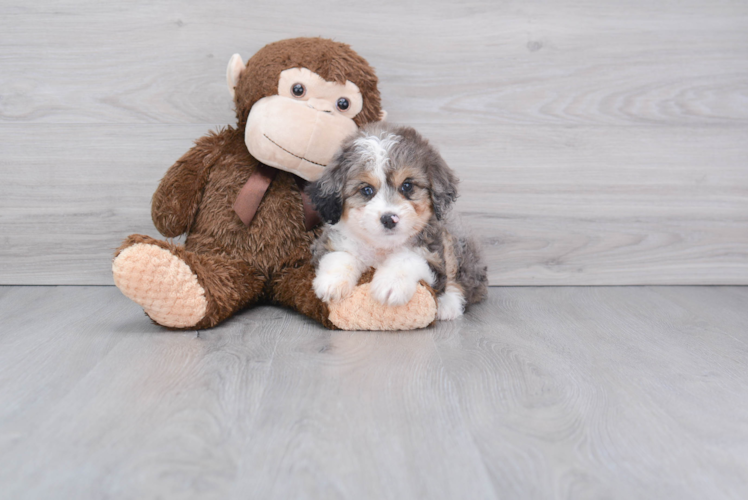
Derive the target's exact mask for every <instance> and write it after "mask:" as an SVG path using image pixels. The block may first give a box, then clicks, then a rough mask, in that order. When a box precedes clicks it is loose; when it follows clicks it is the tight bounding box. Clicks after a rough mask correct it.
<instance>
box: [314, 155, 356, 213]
mask: <svg viewBox="0 0 748 500" xmlns="http://www.w3.org/2000/svg"><path fill="white" fill-rule="evenodd" d="M338 160H339V158H338V157H336V158H334V159H333V161H332V162H331V163H330V165H328V167H327V168H326V169H325V172H324V173H323V174H322V177H320V178H319V179H317V180H316V181H314V182H312V183H311V184H309V185H308V186H307V187H306V190H305V191H306V194H307V195H309V198H310V199H311V200H312V204H313V205H314V207H315V208H316V209H317V211H318V212H319V215H320V217H322V220H323V221H325V222H327V223H328V224H337V222H338V221H339V220H340V216H341V215H343V188H344V187H345V181H346V176H345V172H344V171H343V169H342V168H341V166H340V161H338Z"/></svg>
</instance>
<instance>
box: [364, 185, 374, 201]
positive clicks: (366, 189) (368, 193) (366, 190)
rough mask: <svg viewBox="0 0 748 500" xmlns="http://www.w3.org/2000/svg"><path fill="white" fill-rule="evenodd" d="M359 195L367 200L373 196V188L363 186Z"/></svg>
mask: <svg viewBox="0 0 748 500" xmlns="http://www.w3.org/2000/svg"><path fill="white" fill-rule="evenodd" d="M361 194H362V195H364V196H366V197H367V198H369V197H371V196H372V195H374V188H373V187H371V186H364V187H362V188H361Z"/></svg>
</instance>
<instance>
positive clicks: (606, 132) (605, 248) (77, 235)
mask: <svg viewBox="0 0 748 500" xmlns="http://www.w3.org/2000/svg"><path fill="white" fill-rule="evenodd" d="M295 36H325V37H330V38H335V39H337V40H339V41H343V42H346V43H350V44H351V45H352V46H353V47H354V49H356V50H357V51H358V52H359V53H360V54H361V55H363V56H364V57H365V58H367V59H368V60H369V61H370V62H371V63H372V64H373V65H374V66H375V67H376V69H377V73H378V75H379V77H380V87H381V91H382V96H383V103H384V107H385V108H386V109H387V111H388V112H389V116H390V119H391V120H392V121H394V122H400V123H407V124H411V125H414V126H415V127H416V128H418V129H419V130H421V132H423V133H424V134H425V135H426V136H427V137H429V138H430V139H431V140H432V141H433V142H434V143H435V144H436V145H438V146H439V147H440V149H441V151H442V153H443V154H444V156H445V158H446V160H447V161H448V163H449V164H450V165H451V166H452V167H453V168H455V169H456V170H457V172H458V173H459V175H460V177H461V178H462V197H461V199H460V200H459V202H458V208H459V210H460V211H461V212H463V213H464V214H465V220H466V221H467V222H468V223H470V225H472V226H473V227H474V229H475V230H476V233H477V234H478V235H479V236H480V237H481V238H482V240H483V243H484V246H485V248H486V256H487V259H488V261H489V264H490V265H489V272H490V279H491V283H492V284H493V285H548V284H560V285H570V284H577V285H582V284H588V285H589V284H597V285H600V284H606V285H609V284H748V230H746V227H748V140H747V138H748V2H746V1H745V0H719V1H715V0H682V1H679V2H652V1H651V0H595V1H590V0H559V1H554V2H516V1H500V2H499V1H495V0H475V1H471V2H459V1H457V2H456V1H454V0H434V1H429V2H427V3H426V2H401V1H399V0H380V1H378V2H375V3H372V2H335V3H334V4H330V3H329V2H321V1H319V0H304V1H301V0H253V1H245V0H241V1H239V0H215V1H210V2H206V1H182V0H156V1H130V2H124V3H123V2H100V1H95V0H37V1H34V2H22V1H20V0H3V1H0V284H7V285H13V284H49V285H56V284H91V285H94V284H111V283H112V277H111V270H110V260H111V254H112V251H113V250H114V249H115V248H116V247H117V246H119V244H120V242H121V241H122V239H123V238H124V237H125V236H127V235H128V234H130V233H133V232H141V233H147V234H150V235H153V236H156V235H157V233H156V230H155V229H154V228H153V226H152V224H151V222H150V198H151V195H152V194H153V191H154V190H155V188H156V185H157V182H158V180H159V178H160V177H161V176H162V175H163V174H164V173H165V171H166V169H167V168H168V167H169V166H170V165H171V164H172V163H173V162H174V161H175V160H176V159H177V158H179V157H180V156H181V155H182V154H183V153H184V152H185V151H186V150H187V149H188V148H189V147H190V145H191V143H192V141H193V140H194V139H196V138H198V137H200V136H201V135H203V134H205V133H206V132H207V131H208V130H209V129H211V128H215V127H217V126H222V125H226V124H231V123H234V114H233V112H232V110H231V102H230V98H229V94H228V91H227V90H226V85H225V68H226V64H227V62H228V60H229V57H230V56H231V55H232V54H233V53H235V52H239V53H241V54H242V55H243V56H244V58H245V59H246V58H248V57H249V56H251V55H252V54H253V53H254V52H255V51H257V50H258V49H259V48H261V47H262V46H263V45H265V44H267V43H270V42H273V41H276V40H279V39H283V38H287V37H295Z"/></svg>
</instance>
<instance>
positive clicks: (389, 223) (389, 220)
mask: <svg viewBox="0 0 748 500" xmlns="http://www.w3.org/2000/svg"><path fill="white" fill-rule="evenodd" d="M379 220H380V221H382V225H383V226H384V227H386V228H387V229H392V228H393V227H395V226H396V225H397V223H398V221H399V220H400V217H398V216H397V215H395V214H384V215H383V216H382V217H381V218H380V219H379Z"/></svg>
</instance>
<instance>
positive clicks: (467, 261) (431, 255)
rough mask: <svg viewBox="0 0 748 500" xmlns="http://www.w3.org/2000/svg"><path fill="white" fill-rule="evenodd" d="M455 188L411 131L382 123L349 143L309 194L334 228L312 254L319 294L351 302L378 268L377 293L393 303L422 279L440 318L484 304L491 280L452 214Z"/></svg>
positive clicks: (435, 157)
mask: <svg viewBox="0 0 748 500" xmlns="http://www.w3.org/2000/svg"><path fill="white" fill-rule="evenodd" d="M457 182H458V181H457V177H456V176H455V174H454V172H453V171H452V170H451V169H450V168H449V167H448V166H447V164H446V163H445V162H444V160H443V159H442V157H441V156H440V155H439V153H438V152H437V151H436V149H434V147H433V146H431V145H430V144H429V143H428V141H427V140H426V139H424V138H423V137H421V135H420V134H418V132H416V131H415V130H414V129H412V128H410V127H398V126H392V125H388V124H386V123H383V122H377V123H373V124H370V125H367V126H365V127H362V128H361V129H360V130H359V131H358V132H357V133H356V134H355V135H353V136H351V137H350V138H348V139H347V140H346V141H345V142H344V143H343V146H342V148H341V150H340V151H338V153H337V154H336V156H335V157H334V159H333V161H332V163H331V164H330V165H329V166H328V167H327V169H326V170H325V172H324V174H323V175H322V177H321V178H320V179H319V180H317V181H316V182H314V183H313V184H311V185H309V186H308V187H307V194H309V196H310V197H311V199H312V202H313V203H314V205H315V206H316V207H317V210H318V211H319V213H320V215H321V216H322V218H323V219H324V220H325V221H326V222H327V225H326V226H325V228H324V230H323V233H322V235H321V236H320V238H319V239H318V240H317V241H316V243H315V244H314V246H313V247H312V252H313V253H314V259H313V261H314V263H315V265H316V267H317V274H316V278H315V279H314V290H315V292H316V294H317V296H318V297H319V298H320V299H322V300H324V301H335V300H340V299H342V298H344V297H346V296H347V295H348V294H349V293H351V291H352V290H353V288H354V287H355V286H356V284H357V282H358V280H359V278H360V277H361V274H362V273H363V272H364V271H365V270H367V269H368V268H370V267H374V268H375V269H376V271H375V273H374V277H373V279H372V282H371V292H372V296H373V297H374V298H375V299H376V300H378V301H379V302H381V303H383V304H386V305H392V306H396V305H401V304H405V303H407V302H408V301H409V300H410V299H411V297H412V296H413V294H414V293H415V290H416V287H417V285H418V282H419V281H421V280H423V281H424V282H426V283H428V284H429V285H431V286H432V287H433V289H434V291H435V292H436V294H437V301H438V310H437V318H438V319H441V320H449V319H454V318H456V317H458V316H460V315H461V314H462V313H463V311H464V309H465V306H466V305H469V304H473V303H475V302H479V301H480V300H482V299H483V298H484V297H485V295H486V285H487V282H488V280H487V278H486V266H485V265H484V264H483V262H482V261H481V258H480V251H479V247H478V244H477V243H476V242H475V240H473V239H472V238H469V237H467V236H464V235H461V234H460V232H459V228H458V227H457V224H456V223H455V219H454V218H453V217H449V216H448V214H449V209H450V207H451V205H452V203H453V202H454V200H455V198H456V197H457Z"/></svg>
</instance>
